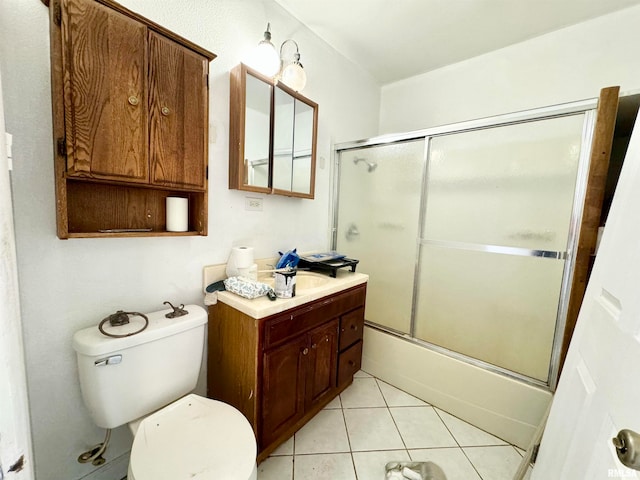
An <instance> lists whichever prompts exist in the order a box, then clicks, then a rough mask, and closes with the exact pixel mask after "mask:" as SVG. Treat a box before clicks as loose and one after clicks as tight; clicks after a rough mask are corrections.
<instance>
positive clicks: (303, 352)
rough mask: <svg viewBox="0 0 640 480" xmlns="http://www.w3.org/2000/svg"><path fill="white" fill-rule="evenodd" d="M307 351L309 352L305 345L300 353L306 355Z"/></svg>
mask: <svg viewBox="0 0 640 480" xmlns="http://www.w3.org/2000/svg"><path fill="white" fill-rule="evenodd" d="M308 353H309V349H308V348H306V347H305V349H304V350H302V354H303V355H307V354H308Z"/></svg>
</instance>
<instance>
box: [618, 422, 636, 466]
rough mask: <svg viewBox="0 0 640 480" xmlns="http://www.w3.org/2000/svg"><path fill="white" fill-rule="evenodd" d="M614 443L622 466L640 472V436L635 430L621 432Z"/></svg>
mask: <svg viewBox="0 0 640 480" xmlns="http://www.w3.org/2000/svg"><path fill="white" fill-rule="evenodd" d="M612 441H613V446H614V447H616V453H617V454H618V459H619V460H620V461H621V462H622V464H623V465H624V466H625V467H629V468H632V469H634V470H640V435H639V434H637V433H636V432H634V431H633V430H627V429H624V430H620V431H619V432H618V435H617V436H616V437H613V439H612Z"/></svg>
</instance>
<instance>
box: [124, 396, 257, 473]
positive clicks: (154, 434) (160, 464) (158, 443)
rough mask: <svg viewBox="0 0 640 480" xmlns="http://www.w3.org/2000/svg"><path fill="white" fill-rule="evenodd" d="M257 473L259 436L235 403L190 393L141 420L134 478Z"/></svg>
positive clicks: (131, 466) (133, 450) (131, 468)
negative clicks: (257, 437)
mask: <svg viewBox="0 0 640 480" xmlns="http://www.w3.org/2000/svg"><path fill="white" fill-rule="evenodd" d="M255 475H256V440H255V436H254V434H253V430H252V428H251V425H250V424H249V422H248V421H247V419H246V418H245V417H244V416H243V415H242V414H241V413H240V412H239V411H238V410H236V409H235V408H233V407H232V406H230V405H227V404H226V403H223V402H219V401H217V400H211V399H209V398H204V397H200V396H198V395H194V394H190V395H187V396H185V397H183V398H181V399H179V400H177V401H175V402H173V403H172V404H170V405H168V406H167V407H165V408H163V409H162V410H159V411H157V412H155V413H153V414H151V415H149V416H148V417H146V418H145V419H143V420H142V421H141V422H140V425H139V427H138V430H137V433H136V434H135V438H134V440H133V447H132V448H131V458H130V460H129V476H128V478H129V480H159V479H164V478H166V479H169V478H170V479H172V480H183V479H184V480H187V479H190V480H249V479H254V478H256V477H255Z"/></svg>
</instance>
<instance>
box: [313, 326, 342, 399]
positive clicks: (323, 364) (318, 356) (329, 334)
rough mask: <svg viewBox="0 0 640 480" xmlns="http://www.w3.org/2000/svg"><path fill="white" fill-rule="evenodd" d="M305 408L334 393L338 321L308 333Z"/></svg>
mask: <svg viewBox="0 0 640 480" xmlns="http://www.w3.org/2000/svg"><path fill="white" fill-rule="evenodd" d="M309 344H310V347H309V362H308V367H307V383H306V408H307V409H309V408H311V406H312V405H314V404H315V403H318V402H321V401H322V400H323V399H324V397H325V396H327V395H330V394H331V393H333V392H334V390H335V387H336V372H337V365H336V362H337V360H338V319H337V318H336V319H334V320H332V321H330V322H329V323H327V324H325V325H323V326H322V327H320V328H317V329H316V330H313V331H312V332H310V333H309Z"/></svg>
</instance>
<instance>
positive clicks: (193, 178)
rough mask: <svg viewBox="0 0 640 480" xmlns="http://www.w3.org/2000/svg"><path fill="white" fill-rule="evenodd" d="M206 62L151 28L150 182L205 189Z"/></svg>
mask: <svg viewBox="0 0 640 480" xmlns="http://www.w3.org/2000/svg"><path fill="white" fill-rule="evenodd" d="M208 68H209V61H208V60H207V58H205V57H203V56H202V55H199V54H197V53H195V52H193V51H192V50H189V49H187V48H186V47H183V46H181V45H179V44H177V43H176V42H174V41H172V40H169V39H168V38H166V37H163V36H161V35H158V34H157V33H155V32H152V31H149V115H150V145H149V149H150V166H151V183H153V184H156V185H167V186H177V187H186V188H192V189H193V188H199V189H204V188H205V186H206V185H205V183H206V166H207V162H208V159H207V138H206V137H207V123H208V105H207V97H208V95H207V94H208V87H207V73H208Z"/></svg>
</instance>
